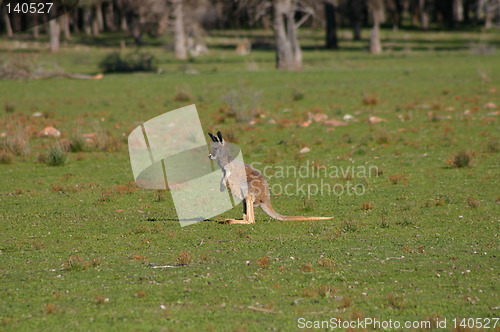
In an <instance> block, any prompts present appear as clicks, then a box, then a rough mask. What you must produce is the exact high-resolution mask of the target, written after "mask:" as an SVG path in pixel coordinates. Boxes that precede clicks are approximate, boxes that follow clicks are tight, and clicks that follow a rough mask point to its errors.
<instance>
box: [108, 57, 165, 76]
mask: <svg viewBox="0 0 500 332" xmlns="http://www.w3.org/2000/svg"><path fill="white" fill-rule="evenodd" d="M155 62H156V59H155V57H154V55H152V54H151V53H144V52H133V53H128V54H126V55H124V56H122V54H120V53H119V52H113V53H110V54H108V55H107V56H106V57H105V58H104V59H103V60H102V61H101V62H100V64H99V68H101V70H102V71H103V72H105V73H127V72H134V71H155V70H156V69H157V68H156V64H155Z"/></svg>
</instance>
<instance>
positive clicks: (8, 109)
mask: <svg viewBox="0 0 500 332" xmlns="http://www.w3.org/2000/svg"><path fill="white" fill-rule="evenodd" d="M3 109H4V110H5V113H14V111H15V110H16V104H14V103H11V102H8V101H6V102H5V104H4V105H3Z"/></svg>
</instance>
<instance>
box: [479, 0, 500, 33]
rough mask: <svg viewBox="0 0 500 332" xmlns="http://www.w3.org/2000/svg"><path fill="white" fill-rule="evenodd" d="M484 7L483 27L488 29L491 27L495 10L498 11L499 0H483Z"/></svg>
mask: <svg viewBox="0 0 500 332" xmlns="http://www.w3.org/2000/svg"><path fill="white" fill-rule="evenodd" d="M483 8H484V28H485V29H486V30H489V29H491V28H492V27H493V19H494V17H495V14H496V13H495V12H498V11H500V0H485V1H484V4H483Z"/></svg>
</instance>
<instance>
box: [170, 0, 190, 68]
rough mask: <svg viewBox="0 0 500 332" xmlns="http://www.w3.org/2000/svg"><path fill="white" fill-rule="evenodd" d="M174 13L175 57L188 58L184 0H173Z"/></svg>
mask: <svg viewBox="0 0 500 332" xmlns="http://www.w3.org/2000/svg"><path fill="white" fill-rule="evenodd" d="M171 1H172V4H173V13H174V39H175V45H174V47H175V57H176V58H177V59H186V58H187V50H186V33H185V31H184V10H183V8H182V5H183V2H184V1H183V0H171Z"/></svg>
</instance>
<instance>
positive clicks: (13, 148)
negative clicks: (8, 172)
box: [0, 127, 30, 156]
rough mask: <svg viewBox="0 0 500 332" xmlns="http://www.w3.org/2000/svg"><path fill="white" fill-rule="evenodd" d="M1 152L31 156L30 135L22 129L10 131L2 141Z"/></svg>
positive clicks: (0, 143) (0, 144)
mask: <svg viewBox="0 0 500 332" xmlns="http://www.w3.org/2000/svg"><path fill="white" fill-rule="evenodd" d="M0 150H3V151H6V152H10V153H12V154H13V155H16V156H20V155H27V154H29V153H30V147H29V141H28V133H27V132H26V131H25V130H24V128H21V127H17V128H15V129H14V130H12V131H9V132H8V133H7V136H6V137H5V138H3V139H2V140H0Z"/></svg>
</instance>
